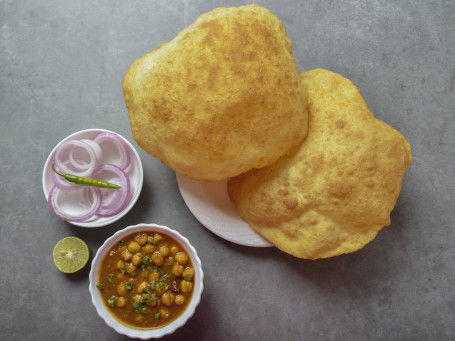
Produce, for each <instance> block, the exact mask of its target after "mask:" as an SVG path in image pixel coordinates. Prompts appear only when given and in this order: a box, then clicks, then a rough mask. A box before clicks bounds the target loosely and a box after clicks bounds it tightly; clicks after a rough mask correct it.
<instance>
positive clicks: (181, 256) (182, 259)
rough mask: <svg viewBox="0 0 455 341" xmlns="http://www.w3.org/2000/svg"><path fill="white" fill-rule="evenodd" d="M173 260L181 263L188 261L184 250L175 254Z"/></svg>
mask: <svg viewBox="0 0 455 341" xmlns="http://www.w3.org/2000/svg"><path fill="white" fill-rule="evenodd" d="M175 260H176V261H177V262H178V263H179V264H182V265H185V264H186V263H188V256H187V255H186V253H184V252H179V253H177V254H176V255H175Z"/></svg>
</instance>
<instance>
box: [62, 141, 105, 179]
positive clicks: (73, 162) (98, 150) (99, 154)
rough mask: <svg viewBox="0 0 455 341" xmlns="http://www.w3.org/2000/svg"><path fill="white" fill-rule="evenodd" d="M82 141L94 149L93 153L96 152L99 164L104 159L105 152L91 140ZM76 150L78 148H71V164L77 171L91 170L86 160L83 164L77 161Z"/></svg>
mask: <svg viewBox="0 0 455 341" xmlns="http://www.w3.org/2000/svg"><path fill="white" fill-rule="evenodd" d="M80 141H81V142H83V143H86V144H88V145H89V146H90V147H91V148H92V149H93V151H94V152H95V158H96V160H97V163H98V162H99V161H100V160H101V159H102V158H103V151H102V150H101V147H100V146H99V144H98V143H96V142H95V141H92V140H89V139H82V140H80ZM76 149H77V148H71V150H70V153H69V158H70V162H71V165H72V166H73V167H74V168H75V169H76V170H78V171H81V172H83V171H85V170H87V169H88V168H89V166H90V163H89V162H87V161H85V160H81V161H82V162H80V161H79V160H78V159H75V157H74V151H75V150H76Z"/></svg>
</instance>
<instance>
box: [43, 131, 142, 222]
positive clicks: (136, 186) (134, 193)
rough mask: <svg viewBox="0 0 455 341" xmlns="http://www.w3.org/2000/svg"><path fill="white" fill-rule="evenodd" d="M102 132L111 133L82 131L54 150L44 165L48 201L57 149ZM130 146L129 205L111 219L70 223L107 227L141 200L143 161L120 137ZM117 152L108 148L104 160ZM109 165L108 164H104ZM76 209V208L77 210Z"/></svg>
mask: <svg viewBox="0 0 455 341" xmlns="http://www.w3.org/2000/svg"><path fill="white" fill-rule="evenodd" d="M102 132H111V131H109V130H105V129H86V130H82V131H78V132H76V133H74V134H71V135H70V136H68V137H66V138H64V139H63V140H62V141H60V142H59V143H58V144H57V145H56V146H55V148H54V149H53V150H52V152H51V153H50V154H49V157H48V158H47V160H46V163H45V165H44V169H43V190H44V195H45V196H46V200H47V199H48V196H49V192H50V190H51V188H52V187H53V186H54V183H53V181H52V177H51V172H52V168H51V166H52V163H53V162H54V161H55V152H56V150H57V148H58V147H59V146H60V145H61V144H62V143H64V142H65V141H69V140H81V139H94V138H95V137H96V136H97V135H98V134H100V133H102ZM111 133H114V134H116V135H118V136H120V135H119V134H117V133H115V132H111ZM120 137H121V138H122V139H123V140H124V141H125V142H126V144H127V145H128V147H129V148H130V151H131V164H130V166H128V168H127V169H126V173H127V174H128V176H129V178H130V182H131V199H130V202H129V203H128V205H127V206H126V207H125V209H124V210H122V211H121V212H120V213H118V214H116V215H114V216H110V217H102V216H97V215H95V216H94V217H92V218H90V219H88V220H86V221H83V222H73V221H69V223H71V224H73V225H77V226H82V227H99V226H105V225H108V224H111V223H113V222H115V221H117V220H119V219H120V218H122V217H123V216H124V215H125V214H126V213H128V211H129V210H131V208H132V207H133V206H134V204H135V203H136V201H137V199H138V198H139V194H140V193H141V190H142V183H143V180H144V174H143V169H142V163H141V159H140V158H139V155H138V153H137V151H136V150H135V149H134V147H133V145H132V144H131V143H130V142H129V141H128V140H126V139H125V138H124V137H123V136H120ZM117 153H118V152H117V150H116V148H115V147H113V148H112V149H110V148H106V150H103V160H109V159H112V158H114V157H115V155H116V154H117ZM103 163H107V162H103ZM75 209H76V208H75Z"/></svg>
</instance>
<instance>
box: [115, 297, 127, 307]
mask: <svg viewBox="0 0 455 341" xmlns="http://www.w3.org/2000/svg"><path fill="white" fill-rule="evenodd" d="M125 305H126V299H125V297H119V299H118V300H117V307H119V308H123V307H124V306H125Z"/></svg>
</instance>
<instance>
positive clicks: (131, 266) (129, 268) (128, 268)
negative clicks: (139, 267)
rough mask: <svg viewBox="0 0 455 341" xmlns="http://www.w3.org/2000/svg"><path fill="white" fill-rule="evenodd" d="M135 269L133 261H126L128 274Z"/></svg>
mask: <svg viewBox="0 0 455 341" xmlns="http://www.w3.org/2000/svg"><path fill="white" fill-rule="evenodd" d="M135 271H136V266H135V265H134V264H133V263H128V264H127V265H126V272H128V273H129V274H131V273H133V272H135Z"/></svg>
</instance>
